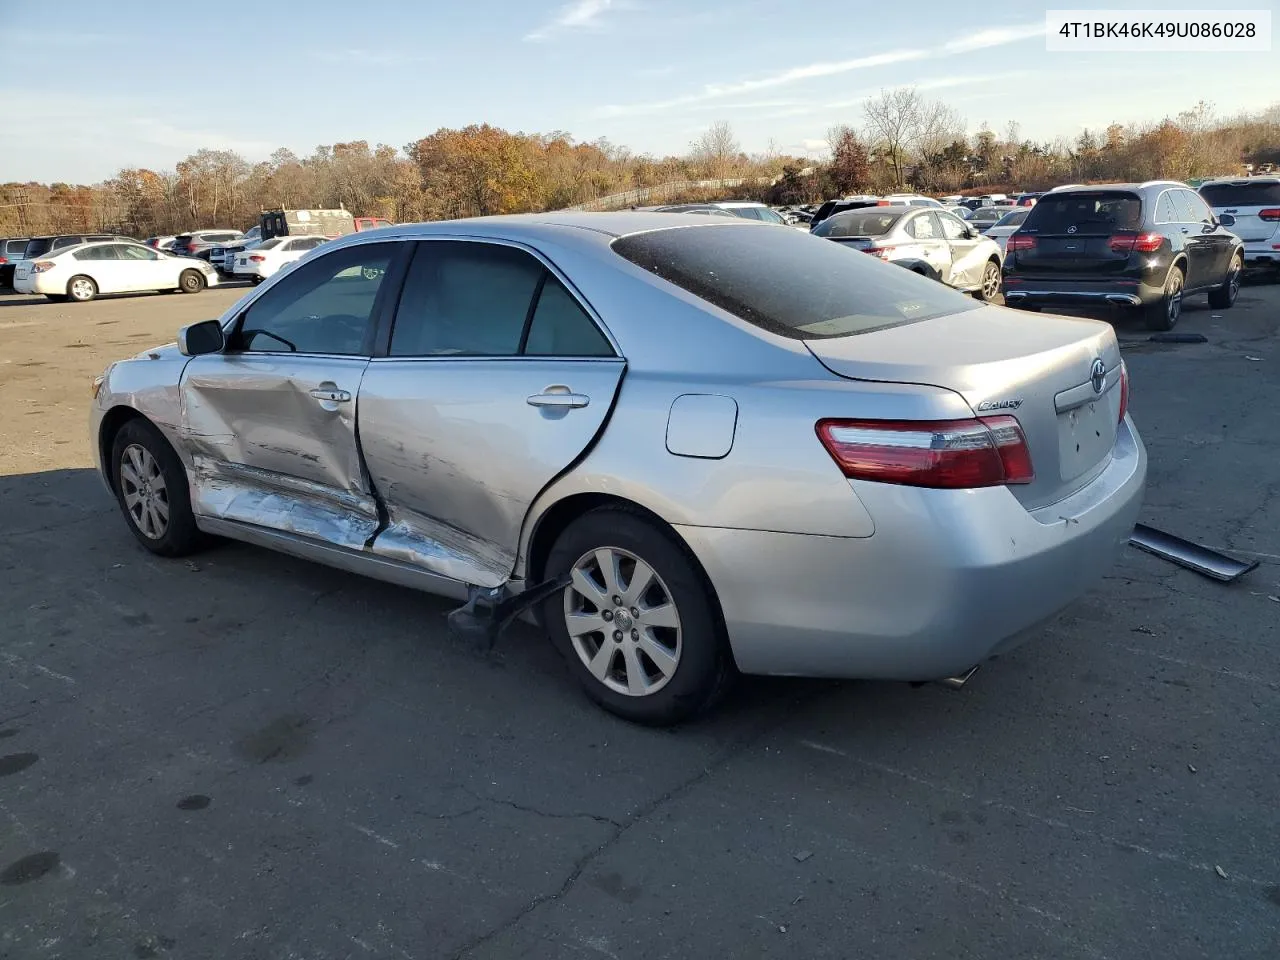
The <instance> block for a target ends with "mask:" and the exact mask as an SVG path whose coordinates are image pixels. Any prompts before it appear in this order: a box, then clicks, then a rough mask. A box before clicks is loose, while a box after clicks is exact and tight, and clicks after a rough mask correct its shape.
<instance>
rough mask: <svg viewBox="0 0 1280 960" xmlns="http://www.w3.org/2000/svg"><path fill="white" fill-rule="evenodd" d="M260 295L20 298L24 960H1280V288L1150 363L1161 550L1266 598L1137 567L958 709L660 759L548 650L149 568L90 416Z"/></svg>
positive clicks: (6, 554)
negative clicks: (176, 341)
mask: <svg viewBox="0 0 1280 960" xmlns="http://www.w3.org/2000/svg"><path fill="white" fill-rule="evenodd" d="M243 290H244V288H238V289H237V288H230V289H215V290H211V291H207V292H205V293H202V294H199V295H195V296H165V295H158V296H147V297H133V298H126V299H114V300H112V299H104V300H99V301H95V302H92V303H88V304H82V305H81V304H52V303H46V302H45V301H44V300H43V299H37V298H31V297H22V296H12V295H10V296H0V403H2V405H3V410H4V416H3V420H2V421H0V438H2V440H3V442H2V443H0V530H3V532H4V536H3V538H0V570H2V571H3V575H2V576H0V612H2V613H3V619H2V620H0V623H2V624H3V628H2V629H0V957H14V958H24V960H25V958H28V957H50V958H52V957H67V958H78V957H102V958H108V957H111V958H115V957H141V958H145V957H184V958H204V957H208V958H219V960H225V958H232V957H250V958H259V957H260V958H273V960H282V958H305V960H328V958H370V960H375V958H384V957H385V958H415V960H416V958H434V957H468V958H481V957H494V958H497V957H502V958H513V957H529V958H568V957H601V958H614V960H618V958H646V960H648V958H666V957H670V958H690V957H721V956H736V957H788V958H793V957H794V958H817V957H833V958H836V957H840V958H843V957H874V958H877V960H892V958H908V957H910V958H920V957H937V958H947V960H957V958H967V957H973V958H979V957H981V958H989V957H1010V958H1032V957H1055V958H1056V957H1063V958H1075V957H1086V958H1128V957H1140V956H1141V957H1147V956H1161V957H1164V958H1169V960H1172V958H1183V957H1187V958H1193V957H1215V958H1233V960H1245V958H1259V960H1261V958H1270V960H1274V958H1275V957H1277V956H1280V832H1277V829H1276V825H1277V798H1280V653H1278V651H1280V599H1277V598H1278V597H1280V438H1278V437H1277V435H1276V424H1277V414H1276V398H1277V390H1278V389H1280V349H1277V345H1278V344H1280V340H1278V339H1277V334H1278V331H1280V284H1275V283H1251V284H1248V285H1246V286H1245V288H1244V289H1243V290H1242V292H1241V295H1240V299H1239V301H1238V303H1237V305H1236V307H1235V308H1234V309H1232V310H1228V311H1221V312H1217V311H1211V310H1210V309H1209V308H1208V307H1207V306H1205V304H1204V300H1203V298H1202V297H1198V298H1195V299H1194V300H1193V301H1189V302H1188V304H1187V306H1186V310H1185V312H1184V314H1183V318H1182V321H1181V323H1180V325H1179V327H1178V331H1179V332H1188V333H1195V332H1198V333H1203V334H1204V335H1205V336H1206V337H1207V338H1208V342H1207V343H1202V344H1159V343H1153V342H1150V341H1148V339H1147V334H1146V333H1145V332H1144V331H1142V330H1140V329H1138V328H1137V327H1136V326H1133V325H1131V324H1129V323H1126V322H1120V323H1119V326H1118V329H1119V332H1120V335H1121V337H1122V341H1123V343H1124V350H1125V356H1126V359H1127V362H1128V364H1129V368H1130V371H1131V374H1132V382H1133V395H1132V401H1131V409H1132V410H1133V414H1134V418H1135V421H1136V423H1137V425H1138V427H1139V429H1140V430H1141V431H1142V434H1143V437H1144V440H1145V441H1146V444H1147V447H1148V450H1149V453H1150V457H1151V465H1150V476H1149V490H1148V495H1147V503H1146V507H1145V509H1144V513H1143V519H1144V521H1145V522H1148V523H1151V524H1153V525H1155V526H1158V527H1161V528H1162V529H1166V530H1169V531H1170V532H1173V533H1176V534H1178V535H1180V536H1184V537H1187V538H1189V539H1192V540H1196V541H1198V542H1200V543H1204V544H1207V545H1209V546H1213V547H1218V548H1223V549H1228V550H1230V551H1232V552H1234V553H1235V555H1237V556H1241V557H1244V558H1249V559H1258V560H1260V561H1261V565H1260V566H1259V568H1258V569H1257V570H1255V571H1253V572H1252V573H1250V574H1248V575H1246V576H1245V577H1243V578H1242V579H1241V580H1240V581H1238V582H1236V583H1234V584H1221V583H1217V582H1213V581H1210V580H1207V579H1204V578H1202V577H1200V576H1198V575H1196V574H1194V573H1191V572H1189V571H1186V570H1183V569H1181V568H1178V567H1175V566H1173V565H1171V564H1168V563H1166V562H1164V561H1163V560H1160V559H1157V558H1155V557H1152V556H1149V555H1146V554H1143V553H1139V552H1138V551H1136V550H1133V549H1127V550H1126V551H1125V552H1124V554H1123V556H1121V557H1120V558H1119V560H1118V562H1117V565H1116V566H1115V568H1114V569H1113V570H1111V571H1110V573H1109V574H1108V575H1107V577H1106V578H1105V579H1104V580H1102V581H1101V583H1100V584H1099V586H1098V587H1097V588H1096V589H1094V590H1093V591H1092V593H1090V594H1089V595H1088V596H1087V597H1085V598H1084V599H1082V600H1081V601H1079V602H1077V603H1076V604H1075V605H1074V606H1072V607H1071V608H1070V609H1069V610H1067V611H1066V612H1065V613H1064V614H1063V615H1062V616H1060V617H1059V618H1058V619H1057V620H1056V621H1054V622H1053V623H1052V624H1050V625H1049V626H1048V627H1046V628H1045V630H1044V631H1043V636H1040V637H1039V638H1037V639H1036V640H1035V641H1033V642H1031V643H1029V644H1028V645H1026V646H1024V647H1022V648H1020V649H1018V650H1016V651H1015V652H1013V653H1012V654H1009V655H1006V656H1003V657H1001V658H999V659H998V660H996V661H994V662H992V663H989V664H987V665H986V666H985V667H984V668H983V669H982V670H980V671H979V672H978V674H977V675H976V677H975V678H974V679H973V680H972V681H971V682H970V683H969V684H968V685H967V686H966V687H965V688H964V689H962V690H958V691H956V690H950V689H946V688H944V687H942V686H938V685H930V686H924V687H919V688H912V687H909V686H907V685H899V684H887V683H865V682H864V683H857V682H849V683H826V682H811V681H795V680H767V679H748V680H746V681H744V682H743V683H742V684H741V685H740V686H739V688H738V690H737V691H736V693H735V694H734V695H733V696H732V697H731V698H730V699H729V701H728V702H727V703H726V704H725V705H724V706H722V707H721V708H720V709H719V710H718V711H717V712H716V713H715V714H714V715H712V716H710V717H709V718H707V719H705V720H701V721H699V722H696V723H693V724H689V725H686V726H684V727H681V728H677V729H674V730H665V731H659V730H651V729H645V728H639V727H635V726H630V725H628V724H626V723H623V722H621V721H619V720H616V719H614V718H613V717H611V716H609V715H607V714H605V713H603V712H602V711H600V710H598V709H596V708H595V707H593V706H592V705H591V704H589V703H588V702H587V701H586V700H585V699H584V698H583V697H582V696H581V695H580V694H579V692H578V689H577V687H576V685H575V684H574V682H573V680H572V678H571V677H570V676H569V675H568V673H567V672H566V671H565V669H564V668H563V666H562V665H561V663H560V661H559V659H558V657H557V654H556V653H555V652H554V650H552V648H551V647H550V646H549V645H548V644H547V643H546V642H545V641H543V640H542V639H541V638H540V637H539V636H538V635H537V634H536V633H535V632H534V631H533V630H532V629H531V628H529V627H526V626H519V627H517V628H516V629H514V630H512V631H511V633H510V634H508V635H507V636H506V637H505V638H504V639H503V641H502V642H501V644H500V646H499V648H498V649H497V651H496V652H495V653H493V654H480V653H478V652H476V651H474V650H472V649H471V648H469V647H467V646H466V645H465V644H463V643H462V642H461V641H459V640H457V639H455V638H453V637H452V636H451V635H450V634H449V633H448V631H447V629H446V624H445V614H446V613H447V612H448V610H449V609H450V608H451V606H452V605H451V604H450V603H448V602H446V601H442V600H437V599H434V598H432V597H428V596H425V595H421V594H417V593H414V592H411V591H408V590H404V589H399V588H396V587H392V586H387V585H384V584H380V583H375V582H371V581H365V580H361V579H355V578H352V577H351V576H350V575H347V574H344V573H341V572H338V571H334V570H330V569H327V568H324V567H320V566H315V565H311V564H307V563H304V562H302V561H295V560H292V559H289V558H286V557H282V556H280V555H276V554H272V553H267V552H265V551H262V550H259V549H256V548H252V547H248V546H241V545H235V544H225V545H221V546H218V547H216V548H215V549H213V550H211V551H209V552H207V553H204V554H201V555H199V556H197V557H196V558H194V560H192V561H168V562H166V561H164V560H161V559H159V558H156V557H153V556H152V555H150V554H148V553H146V552H144V551H143V550H142V549H141V548H140V547H139V546H138V545H137V544H136V542H135V541H134V539H133V538H132V537H131V536H130V534H129V532H128V530H127V529H126V527H125V525H124V523H123V521H122V520H121V518H120V517H119V516H118V514H117V511H116V507H115V505H114V503H113V502H112V501H111V500H110V499H109V497H108V495H107V494H106V492H105V491H104V489H103V488H102V486H101V484H100V483H99V481H98V479H97V477H96V475H95V474H94V472H93V471H92V469H91V455H90V450H89V443H88V440H87V437H86V432H85V431H86V421H87V415H88V404H89V385H90V380H91V378H92V377H93V376H94V375H95V374H97V373H99V372H100V371H101V369H102V368H103V367H104V366H105V365H106V364H107V363H108V362H110V361H111V360H113V359H117V358H120V357H123V356H127V355H130V354H133V353H137V352H139V351H140V350H142V349H143V348H145V347H147V346H149V345H153V344H156V343H160V342H164V341H166V340H171V339H172V338H173V335H174V333H175V331H176V329H177V328H178V326H180V325H182V324H184V323H189V322H191V321H194V320H199V319H206V318H209V317H213V316H216V315H218V314H219V313H221V312H222V311H223V310H224V309H226V308H227V307H228V306H229V305H230V304H231V303H232V302H233V301H234V300H235V298H237V297H238V296H240V295H241V294H242V293H243ZM1028 322H1032V320H1031V318H1030V317H1029V318H1028ZM850 576H851V577H855V576H857V571H850ZM991 602H992V603H999V602H1000V598H999V597H992V598H991Z"/></svg>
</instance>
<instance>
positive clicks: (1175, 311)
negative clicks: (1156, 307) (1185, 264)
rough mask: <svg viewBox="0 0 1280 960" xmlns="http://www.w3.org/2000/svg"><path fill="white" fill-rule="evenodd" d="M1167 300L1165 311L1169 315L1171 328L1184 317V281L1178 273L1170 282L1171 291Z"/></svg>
mask: <svg viewBox="0 0 1280 960" xmlns="http://www.w3.org/2000/svg"><path fill="white" fill-rule="evenodd" d="M1165 300H1166V306H1165V309H1166V310H1167V311H1168V313H1169V326H1170V327H1172V326H1173V325H1174V324H1175V323H1177V322H1178V317H1180V316H1181V315H1182V281H1181V280H1180V279H1179V278H1178V275H1177V274H1176V273H1175V274H1174V276H1173V277H1172V278H1171V279H1170V280H1169V290H1168V294H1167V296H1166V298H1165Z"/></svg>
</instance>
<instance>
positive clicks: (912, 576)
mask: <svg viewBox="0 0 1280 960" xmlns="http://www.w3.org/2000/svg"><path fill="white" fill-rule="evenodd" d="M1146 470H1147V459H1146V452H1145V450H1144V449H1143V446H1142V441H1141V439H1140V437H1139V436H1138V434H1137V431H1136V430H1135V429H1134V428H1133V425H1132V423H1131V422H1130V421H1128V420H1126V422H1125V424H1124V425H1123V426H1122V428H1121V430H1120V432H1119V435H1118V437H1117V441H1116V447H1115V450H1114V451H1113V458H1112V461H1111V463H1110V465H1108V467H1107V468H1106V469H1105V470H1104V471H1103V472H1102V473H1101V474H1100V475H1099V476H1098V477H1097V478H1096V479H1095V480H1094V481H1093V482H1092V483H1090V484H1089V485H1088V486H1087V487H1085V488H1083V489H1082V490H1080V491H1078V492H1077V493H1075V494H1073V495H1072V496H1071V497H1068V498H1067V499H1066V500H1063V501H1062V502H1060V503H1057V504H1054V505H1053V506H1051V507H1047V508H1044V509H1042V510H1039V511H1035V512H1033V513H1029V512H1028V511H1027V510H1025V509H1024V508H1023V507H1022V505H1021V504H1019V503H1018V501H1017V500H1016V499H1015V498H1014V496H1013V495H1012V494H1011V493H1010V492H1009V490H1008V489H1007V488H1004V487H991V488H986V489H981V490H921V489H916V488H910V487H901V486H893V485H890V484H876V483H865V482H855V483H854V484H853V486H854V489H855V491H856V493H857V495H858V497H859V498H860V499H861V500H862V501H863V503H864V504H865V505H866V507H867V509H868V510H869V511H870V513H871V515H872V516H873V517H874V519H875V523H876V532H875V534H874V535H873V536H871V537H866V538H860V539H854V538H845V537H818V536H803V535H796V534H783V533H769V532H764V531H748V530H729V529H723V528H708V527H691V526H681V527H679V528H678V529H679V531H680V534H681V535H682V536H683V537H684V538H685V540H686V542H687V543H688V544H689V546H690V547H691V549H692V550H693V551H694V553H695V554H696V555H697V556H698V558H699V560H700V561H701V562H702V564H703V567H704V568H705V569H706V571H707V574H708V576H709V577H710V578H711V582H712V584H713V585H714V586H715V589H716V591H717V595H718V597H719V599H720V604H721V608H722V610H723V613H724V618H725V624H726V627H727V629H728V634H729V640H730V643H731V645H732V647H733V653H734V656H735V658H736V660H737V663H738V666H739V668H740V669H742V670H743V671H744V672H747V673H762V674H779V675H798V676H817V677H861V678H874V679H886V680H933V679H938V678H942V677H948V676H954V675H956V674H959V673H962V672H963V671H965V670H967V669H968V668H969V667H971V666H973V665H975V664H977V663H980V662H982V661H983V660H985V659H987V658H988V657H990V656H992V655H994V654H996V653H999V652H1001V651H1003V650H1007V649H1010V648H1012V647H1014V646H1016V645H1017V644H1018V643H1020V642H1022V641H1023V640H1025V639H1028V638H1029V636H1030V628H1033V627H1035V626H1037V625H1038V624H1040V623H1043V622H1044V621H1045V620H1048V619H1050V618H1051V617H1053V616H1054V615H1055V614H1057V613H1058V612H1060V611H1061V610H1062V609H1063V608H1064V607H1066V606H1068V605H1069V604H1070V603H1072V602H1073V601H1074V600H1076V599H1077V598H1079V597H1080V596H1081V595H1082V594H1083V593H1085V592H1086V591H1087V590H1088V589H1089V588H1090V587H1092V586H1093V585H1094V584H1095V583H1096V582H1097V581H1098V580H1099V579H1100V578H1101V577H1102V575H1103V574H1104V573H1105V572H1106V571H1107V570H1108V569H1109V567H1110V565H1111V563H1112V561H1113V559H1114V557H1115V554H1116V552H1117V551H1118V550H1119V548H1120V546H1121V545H1122V544H1123V543H1124V542H1125V541H1126V540H1127V539H1128V536H1129V533H1130V531H1131V530H1132V529H1133V524H1134V522H1135V520H1136V519H1137V514H1138V510H1139V508H1140V506H1141V504H1142V495H1143V489H1144V486H1145V482H1146Z"/></svg>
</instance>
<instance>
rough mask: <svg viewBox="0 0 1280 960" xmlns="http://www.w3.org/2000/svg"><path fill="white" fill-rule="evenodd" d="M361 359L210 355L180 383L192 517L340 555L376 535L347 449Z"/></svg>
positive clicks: (371, 503)
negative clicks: (310, 542) (283, 536)
mask: <svg viewBox="0 0 1280 960" xmlns="http://www.w3.org/2000/svg"><path fill="white" fill-rule="evenodd" d="M367 365H368V361H367V360H365V359H363V358H354V357H353V358H346V357H336V358H335V357H319V356H297V355H293V356H287V357H286V356H277V355H272V354H240V355H225V354H215V355H210V356H205V357H196V358H195V359H193V360H192V361H191V362H190V363H189V364H188V365H187V368H186V370H185V371H184V374H183V380H182V432H181V441H182V444H183V446H184V447H185V452H186V454H187V456H188V458H189V462H190V463H191V468H192V469H191V486H192V507H193V509H194V510H195V512H196V514H197V515H203V516H208V517H213V518H217V519H222V520H235V521H238V522H240V523H248V524H253V525H256V526H261V527H268V528H271V529H275V530H282V531H286V532H289V533H296V534H299V535H301V536H307V537H312V538H315V539H318V540H323V541H326V542H329V543H333V544H337V545H340V546H343V547H347V548H349V549H361V548H363V547H364V546H365V544H366V543H367V542H368V541H369V539H370V538H371V537H372V536H373V535H374V533H375V532H376V531H377V529H378V507H377V502H376V500H375V499H374V496H373V491H372V489H371V487H370V485H369V483H368V481H367V479H366V476H365V472H364V469H363V466H362V464H361V460H360V451H359V448H358V445H357V439H356V403H357V397H358V394H359V389H360V380H361V378H362V377H363V375H364V369H365V367H366V366H367Z"/></svg>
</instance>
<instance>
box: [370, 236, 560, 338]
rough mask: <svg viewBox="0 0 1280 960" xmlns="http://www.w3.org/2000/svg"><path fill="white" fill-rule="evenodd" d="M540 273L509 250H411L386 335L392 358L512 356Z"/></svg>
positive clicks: (436, 246)
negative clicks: (402, 283) (396, 307)
mask: <svg viewBox="0 0 1280 960" xmlns="http://www.w3.org/2000/svg"><path fill="white" fill-rule="evenodd" d="M543 273H544V269H543V266H542V264H541V263H539V262H538V261H537V260H536V259H534V258H533V257H532V256H530V255H529V254H527V253H525V252H524V251H522V250H517V249H516V248H514V247H507V246H502V245H500V244H493V243H471V242H466V241H447V240H436V241H425V242H423V243H420V244H418V249H417V252H416V253H415V254H414V257H413V262H412V264H410V266H409V275H408V277H407V278H406V279H405V284H404V292H403V293H402V294H401V296H400V306H399V308H398V309H397V311H396V320H395V326H394V327H393V329H392V331H391V350H390V353H391V356H393V357H440V356H472V357H510V356H515V355H516V354H518V353H519V352H520V338H521V336H522V334H523V333H524V327H525V321H526V320H527V319H528V316H529V309H530V306H531V304H532V303H533V295H534V293H535V291H536V290H537V287H538V284H539V282H541V280H542V275H543Z"/></svg>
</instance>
